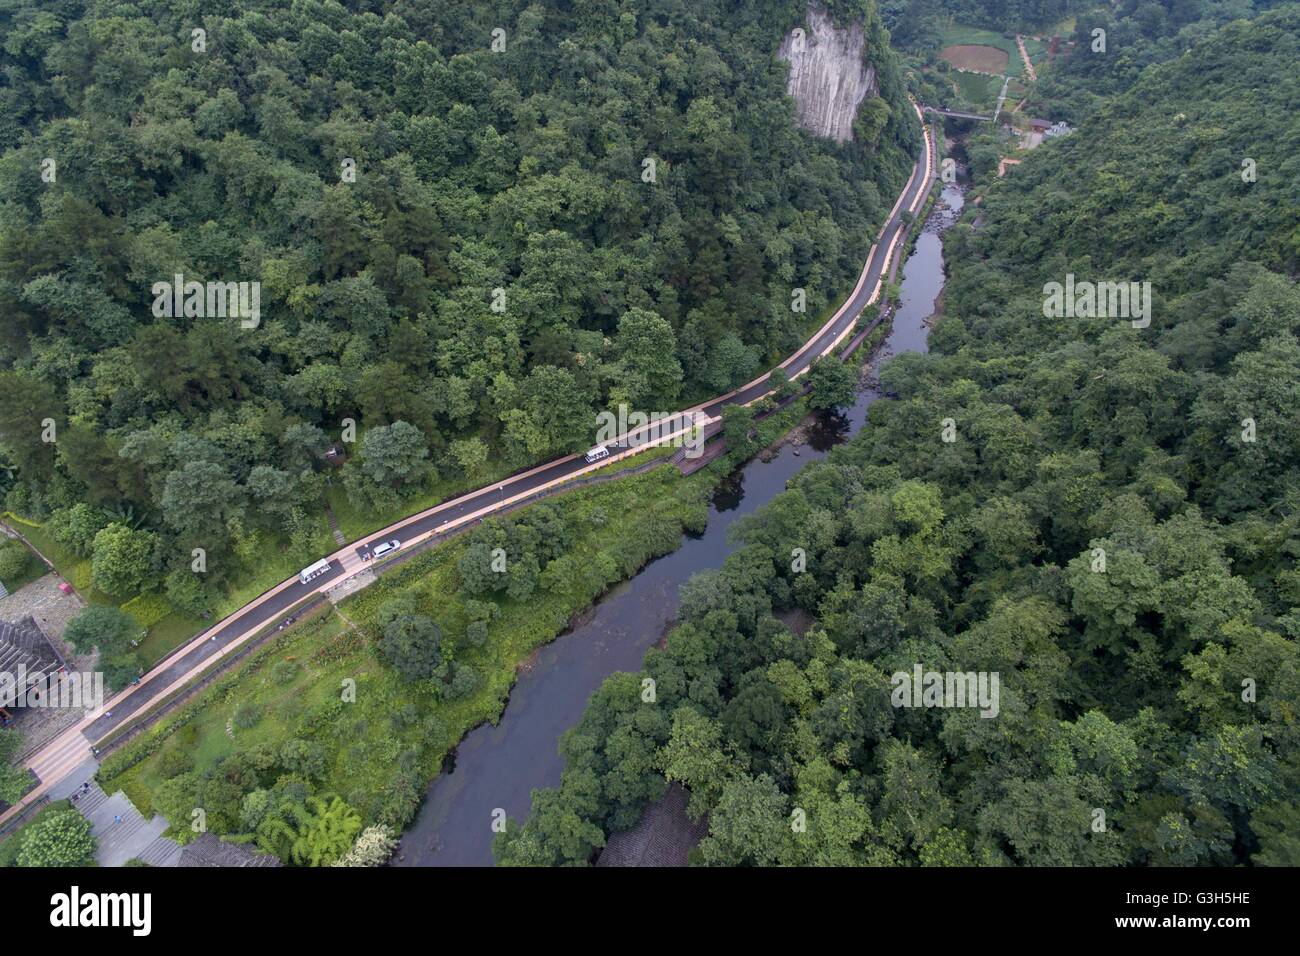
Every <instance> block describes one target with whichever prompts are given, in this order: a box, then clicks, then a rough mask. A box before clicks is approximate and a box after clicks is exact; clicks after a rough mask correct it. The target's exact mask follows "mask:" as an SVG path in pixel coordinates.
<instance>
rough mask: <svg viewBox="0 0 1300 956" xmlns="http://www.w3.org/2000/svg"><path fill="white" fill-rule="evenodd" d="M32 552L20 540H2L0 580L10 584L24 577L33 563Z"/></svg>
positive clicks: (0, 546)
mask: <svg viewBox="0 0 1300 956" xmlns="http://www.w3.org/2000/svg"><path fill="white" fill-rule="evenodd" d="M31 558H32V556H31V553H30V552H29V551H28V550H27V548H25V547H24V546H23V545H22V543H21V542H19V541H10V540H8V539H6V540H5V541H3V542H0V581H5V582H8V583H9V584H10V585H12V584H13V582H14V581H15V580H16V579H17V578H20V577H22V575H23V572H25V571H26V570H27V566H28V565H29V564H30V563H31Z"/></svg>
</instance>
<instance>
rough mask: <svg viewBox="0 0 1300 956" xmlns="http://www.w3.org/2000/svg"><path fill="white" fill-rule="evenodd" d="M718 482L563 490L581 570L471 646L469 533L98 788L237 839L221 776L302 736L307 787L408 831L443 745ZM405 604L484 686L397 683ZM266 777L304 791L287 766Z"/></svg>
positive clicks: (499, 699) (164, 734) (213, 693)
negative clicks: (307, 754)
mask: <svg viewBox="0 0 1300 956" xmlns="http://www.w3.org/2000/svg"><path fill="white" fill-rule="evenodd" d="M658 451H659V450H650V451H647V452H646V453H643V454H645V455H647V456H651V455H652V454H654V453H656V452H658ZM636 457H638V458H639V457H641V456H636ZM618 465H620V466H625V465H626V463H624V462H620V463H618ZM709 483H710V479H708V478H705V477H701V476H694V477H692V478H682V477H681V475H680V474H678V472H677V471H676V469H674V468H670V467H663V468H656V469H654V470H652V471H650V472H647V473H645V474H643V475H636V476H631V477H627V478H624V479H621V480H619V481H616V482H610V483H607V484H599V485H593V486H590V487H587V488H582V489H579V490H576V491H573V492H569V493H567V494H566V495H565V498H564V507H563V515H564V520H565V521H566V523H567V525H568V527H569V528H570V533H571V535H572V540H571V541H570V544H569V547H568V549H567V553H568V554H570V555H572V556H573V559H574V560H573V561H572V567H573V568H575V569H577V570H576V572H575V573H574V574H571V575H568V576H556V577H555V578H546V577H545V576H544V579H543V581H544V586H539V588H538V589H537V590H536V591H535V592H534V593H533V594H532V595H531V596H530V597H529V598H528V599H526V600H524V601H512V600H509V599H506V598H504V597H500V598H494V600H495V601H496V602H497V603H498V604H499V607H500V615H499V617H497V618H496V619H495V620H494V621H492V623H491V624H490V627H489V631H488V638H487V640H486V641H484V642H483V643H482V645H480V646H478V647H474V646H472V645H470V644H469V643H467V642H466V641H464V640H463V636H464V634H465V629H466V625H467V622H468V619H467V616H466V612H465V599H466V598H467V597H468V595H463V594H462V593H461V587H460V573H459V568H458V561H459V558H460V556H461V555H462V554H463V553H464V551H465V549H466V548H467V547H468V545H469V541H468V539H467V538H459V539H455V540H453V541H450V542H448V543H447V544H446V545H444V546H442V547H439V548H435V549H432V550H430V551H428V552H426V553H424V554H421V555H419V556H418V557H416V558H414V559H412V560H411V561H409V562H407V563H406V564H404V565H403V566H401V567H400V568H398V569H396V570H394V571H392V572H390V573H389V574H387V575H384V576H383V577H381V578H380V580H379V581H378V582H376V583H375V584H374V585H372V586H371V587H369V588H367V589H366V590H364V591H362V592H360V593H359V594H357V595H355V596H353V597H352V598H350V599H349V600H347V601H346V602H344V604H343V605H341V607H340V608H339V612H341V613H331V614H330V615H329V616H328V617H324V618H321V619H317V620H312V621H309V622H306V623H305V624H304V625H303V626H301V627H300V628H294V629H292V630H290V631H288V632H286V633H285V635H284V636H282V637H280V638H278V639H274V640H273V641H272V642H270V643H268V644H267V645H265V646H264V647H263V648H261V649H259V650H258V651H256V652H255V653H254V654H253V655H252V656H250V657H249V658H248V659H247V660H245V661H244V662H242V663H241V664H239V665H237V666H236V667H235V668H234V669H233V670H232V671H231V672H230V673H228V674H226V675H224V676H223V677H222V678H221V679H219V680H218V681H217V682H216V683H215V684H213V685H212V687H210V688H209V689H208V690H207V691H205V692H204V693H203V694H202V695H201V696H200V697H199V698H198V699H197V700H196V701H195V702H193V703H192V704H190V705H188V706H186V707H184V708H182V709H181V710H179V711H177V712H176V713H174V714H172V715H169V716H168V717H166V718H164V719H162V720H161V721H159V722H157V723H156V724H155V725H154V726H152V727H151V728H150V729H149V730H147V731H146V732H145V733H144V734H143V735H142V736H141V737H139V738H137V739H136V740H134V741H132V742H131V743H130V744H128V745H127V746H126V747H124V748H123V749H122V750H121V751H119V752H118V753H117V754H114V755H113V756H112V757H110V758H109V760H108V761H107V762H106V763H105V765H104V767H103V769H102V770H101V773H100V776H101V780H102V782H103V785H104V786H105V787H106V788H108V789H110V790H111V789H114V788H119V787H120V788H121V789H123V790H125V791H126V792H127V794H128V795H129V796H130V797H131V799H132V801H133V802H134V803H135V804H136V806H137V807H139V808H140V810H141V812H143V813H145V814H146V815H148V814H149V813H153V812H159V813H163V814H164V815H166V816H167V817H168V819H169V820H170V821H171V822H172V823H173V825H174V826H173V834H174V835H175V836H176V837H177V838H179V839H182V840H183V839H186V838H187V836H188V835H190V831H189V826H188V824H189V810H190V808H192V807H194V806H199V805H202V806H204V807H205V808H206V809H207V812H208V823H209V827H210V829H212V830H213V831H214V832H218V833H236V832H240V830H241V826H240V822H239V806H240V801H241V800H242V796H243V794H242V793H239V792H235V793H228V792H227V791H229V789H230V786H229V785H228V784H221V785H220V786H218V784H217V783H213V782H212V781H213V780H215V779H217V778H219V779H220V780H225V779H227V777H228V776H229V774H228V773H227V772H226V770H228V769H229V767H230V765H231V761H233V760H235V759H237V758H238V757H239V755H241V754H243V755H247V754H249V753H254V752H259V753H262V754H269V755H272V756H271V758H269V759H271V760H272V762H273V761H274V756H273V755H274V754H276V753H278V752H279V751H280V750H281V748H283V747H284V745H285V743H286V742H289V741H291V740H300V741H308V742H310V743H311V744H312V745H314V746H318V747H319V748H320V749H321V750H322V751H323V755H324V760H323V764H322V767H321V770H320V772H319V773H318V774H317V775H315V776H313V777H312V778H310V779H309V780H308V781H307V784H308V785H309V789H310V791H311V792H315V793H337V794H339V795H341V796H342V797H343V798H344V799H345V800H347V801H348V802H349V803H350V804H352V806H354V807H356V808H357V809H358V810H360V811H361V813H362V815H363V817H364V818H365V819H366V820H367V822H373V821H376V820H383V821H390V822H395V823H396V824H397V825H399V826H400V825H402V824H404V823H405V822H407V820H409V817H410V814H412V813H413V812H414V809H415V806H416V805H417V803H418V799H419V797H420V796H421V795H422V793H423V790H424V789H425V787H426V786H427V784H428V781H429V780H430V779H431V778H432V777H433V776H434V775H435V774H436V773H437V771H438V768H439V767H440V766H441V763H442V760H443V758H444V757H445V755H446V753H447V751H448V750H449V748H450V747H452V746H453V745H454V744H455V743H456V742H457V741H459V740H460V739H461V737H463V736H464V734H465V733H466V732H467V731H468V730H469V729H471V728H472V727H474V726H476V725H478V724H480V723H482V722H483V721H485V720H496V719H497V718H498V717H499V715H500V713H501V711H502V710H503V708H504V705H505V701H506V698H507V695H508V694H509V690H510V687H511V686H512V685H513V683H514V680H515V674H516V669H517V667H518V666H519V665H520V664H521V663H522V662H524V661H525V660H526V659H527V658H528V656H529V655H530V654H531V653H532V652H533V651H534V650H535V649H536V648H537V647H539V646H541V645H543V644H545V643H547V642H549V641H551V640H552V639H554V638H555V637H556V636H557V635H558V634H559V633H561V631H562V630H563V629H564V628H565V627H566V626H567V624H568V622H569V620H570V619H571V618H572V616H573V615H574V614H575V613H577V612H578V611H581V610H583V609H584V608H585V607H587V606H588V605H589V604H590V602H591V600H592V590H593V585H594V586H595V587H598V588H599V589H600V590H602V591H603V590H604V589H606V588H607V587H609V586H612V585H613V584H614V583H616V582H617V581H621V580H623V579H625V578H626V577H628V576H630V575H631V574H632V573H635V571H636V570H637V568H639V567H640V566H641V565H642V564H643V563H644V562H645V561H646V560H649V559H650V558H652V557H655V556H657V555H658V554H662V553H666V552H667V551H670V550H672V549H673V548H675V547H676V546H677V545H678V544H679V543H680V540H681V531H682V528H683V527H684V526H687V527H698V526H699V525H700V524H701V523H702V522H703V520H704V519H705V517H706V515H707V508H706V503H705V502H706V497H707V496H706V492H707V488H708V487H709ZM531 507H537V506H531ZM525 510H527V509H525ZM593 568H604V569H606V570H605V577H603V578H602V579H601V580H599V581H594V582H593V580H592V578H591V577H590V575H589V574H586V573H585V570H584V569H593ZM399 595H403V596H409V597H410V598H413V599H414V600H415V603H416V605H417V607H418V610H419V612H420V613H422V614H427V615H429V616H431V617H433V618H434V619H435V620H437V621H438V622H439V625H440V627H441V629H442V633H443V644H444V648H445V649H447V653H449V654H450V655H453V656H454V658H455V660H456V661H457V662H458V663H463V664H467V665H469V666H470V667H472V668H473V670H474V671H475V672H476V673H477V674H478V675H479V676H480V678H481V681H480V683H479V686H478V687H477V689H476V690H474V691H473V692H472V693H470V694H468V695H466V696H464V697H462V698H460V699H448V698H447V696H446V694H445V692H443V691H441V690H440V688H438V687H436V686H435V684H436V681H435V680H426V681H409V682H408V681H406V680H403V679H402V678H401V677H400V676H399V675H398V673H397V672H396V671H395V670H394V669H393V668H391V667H389V666H388V665H387V664H386V663H384V662H382V661H381V660H380V659H379V658H378V657H377V656H376V654H375V651H374V649H373V644H374V640H375V639H376V638H377V636H378V633H379V631H378V626H377V624H376V619H377V616H378V613H379V609H380V608H381V607H382V606H383V605H384V604H385V603H386V602H388V601H389V600H391V599H392V598H394V597H396V596H399ZM348 678H350V679H352V680H355V681H356V700H355V702H354V703H344V702H343V701H342V700H341V699H340V690H341V687H342V686H343V681H344V680H345V679H348ZM237 714H238V715H240V718H242V719H237V718H236V715H237ZM254 718H255V719H254ZM245 725H246V726H245ZM219 768H225V769H224V770H219ZM271 773H272V775H273V776H272V779H274V776H276V775H278V776H281V777H294V778H295V780H297V781H299V782H301V778H300V777H295V775H293V774H283V773H282V772H281V771H280V770H279V769H278V768H276V769H273V770H272V771H271ZM399 780H400V781H402V783H401V784H398V783H395V781H399ZM267 782H268V781H266V780H264V781H263V784H266V783H267ZM214 788H215V790H216V791H219V793H217V795H215V796H214ZM223 788H224V789H223ZM200 794H201V796H200ZM222 794H224V798H223V797H222ZM222 799H225V801H226V802H225V804H223V803H222ZM196 801H200V802H196Z"/></svg>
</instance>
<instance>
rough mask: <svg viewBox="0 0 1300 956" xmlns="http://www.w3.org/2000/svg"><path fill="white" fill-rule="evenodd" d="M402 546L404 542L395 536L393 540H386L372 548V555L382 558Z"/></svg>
mask: <svg viewBox="0 0 1300 956" xmlns="http://www.w3.org/2000/svg"><path fill="white" fill-rule="evenodd" d="M401 546H402V542H400V541H398V540H397V539H396V538H394V539H393V540H392V541H384V542H383V543H381V544H377V545H375V546H374V547H373V548H371V549H370V556H371V557H372V558H382V557H383V556H384V555H386V554H391V553H392V552H393V551H396V550H397V549H398V548H400V547H401Z"/></svg>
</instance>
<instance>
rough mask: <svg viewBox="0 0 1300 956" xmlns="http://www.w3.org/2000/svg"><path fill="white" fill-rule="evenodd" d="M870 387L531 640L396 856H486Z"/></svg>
mask: <svg viewBox="0 0 1300 956" xmlns="http://www.w3.org/2000/svg"><path fill="white" fill-rule="evenodd" d="M962 201H963V199H962V193H961V191H960V189H958V188H957V187H955V186H947V187H945V189H944V190H943V194H942V199H941V201H940V202H939V203H937V204H936V206H935V211H934V213H933V214H932V215H931V216H930V218H929V219H928V220H927V222H926V225H925V228H924V230H923V231H922V233H921V235H920V236H919V237H918V238H917V242H916V249H915V251H914V252H913V253H912V254H911V255H910V256H909V257H908V259H907V261H906V262H905V263H904V264H903V274H902V286H901V289H900V295H899V305H898V310H897V312H896V313H895V315H894V322H893V328H892V330H891V332H890V335H889V338H888V340H887V341H886V343H885V346H884V348H883V349H882V351H881V356H882V358H883V357H886V356H888V355H896V354H898V353H900V352H916V351H921V352H923V351H925V350H926V335H927V332H928V327H927V320H928V319H929V318H930V317H931V316H932V315H933V313H934V303H935V300H936V299H937V298H938V296H939V293H940V291H942V289H943V282H944V275H943V242H942V239H941V238H940V235H941V232H942V230H943V229H944V228H946V227H947V226H948V225H950V224H951V223H952V222H953V221H954V220H955V218H956V216H957V213H958V212H959V211H960V209H961V206H962ZM878 397H879V393H878V392H876V391H875V390H874V389H866V390H864V391H862V392H861V393H860V394H859V396H858V400H857V402H856V403H855V404H854V406H853V407H852V408H851V409H848V410H847V411H846V412H845V413H844V414H843V415H842V416H836V417H835V418H834V419H831V420H829V421H826V422H823V423H821V424H820V425H819V426H818V427H816V428H813V429H811V430H810V433H809V440H810V443H809V444H805V445H800V446H794V445H790V444H787V445H783V446H782V447H781V448H780V450H779V451H778V452H777V453H776V454H775V455H774V456H773V457H772V458H771V460H769V461H761V460H758V459H755V460H754V461H751V462H750V463H749V464H748V465H746V466H745V467H744V468H742V469H741V470H740V471H739V472H737V473H736V474H735V475H734V476H732V478H731V479H729V480H728V481H727V482H725V483H724V484H723V485H721V486H720V487H719V488H718V489H717V490H716V491H715V492H714V495H713V500H712V503H711V505H710V508H709V523H708V527H707V528H706V529H705V531H704V532H703V533H702V534H701V535H699V536H688V537H687V538H686V540H685V541H684V542H683V543H682V546H681V547H680V548H679V549H678V550H676V551H674V552H673V553H672V554H669V555H666V556H665V557H662V558H659V559H657V560H655V561H652V562H651V563H650V564H648V565H647V566H646V567H645V568H644V569H642V571H641V572H640V573H639V574H637V575H636V577H634V578H632V579H631V580H630V581H627V582H625V583H623V584H622V585H620V586H619V587H617V588H615V589H614V590H613V591H611V592H610V593H609V594H607V595H606V596H605V597H604V598H602V599H601V600H600V601H599V602H598V603H597V604H596V606H595V607H594V608H593V609H592V611H591V612H590V613H589V614H588V615H587V616H586V617H585V618H584V620H583V623H582V624H580V625H579V626H577V627H575V628H573V629H571V630H569V631H567V632H565V633H564V634H562V635H561V636H560V637H558V638H557V639H556V640H554V641H553V642H551V643H550V644H548V645H546V646H545V647H543V648H542V649H541V650H540V651H539V652H538V653H537V654H536V655H535V656H534V659H533V661H532V663H531V666H530V667H529V668H528V669H527V670H525V671H524V672H523V673H521V674H520V675H519V677H518V679H517V680H516V682H515V686H514V689H513V690H512V691H511V694H510V701H509V703H508V704H507V705H506V709H505V712H504V713H503V714H502V715H501V720H500V722H498V724H497V725H496V726H495V727H494V726H492V725H491V724H484V725H482V726H480V727H476V728H475V729H474V730H472V731H470V732H469V734H467V735H466V737H465V739H464V740H462V741H461V743H460V746H459V747H458V748H457V750H456V754H455V759H454V763H453V762H449V763H448V765H447V767H446V768H444V771H443V772H442V773H440V774H439V775H438V776H437V777H436V778H435V779H434V781H433V783H432V784H430V786H429V790H428V792H427V794H426V795H425V800H424V803H423V805H422V806H421V808H420V812H419V815H418V816H417V817H416V819H415V822H414V824H412V826H411V828H410V829H409V830H407V832H406V834H405V835H404V836H403V837H402V841H401V845H400V847H399V848H398V851H397V854H396V855H395V857H394V860H393V863H394V864H395V865H397V866H489V865H491V863H492V849H491V847H492V836H493V832H492V822H493V815H494V812H495V811H497V810H498V809H502V810H505V812H506V814H507V815H509V817H510V818H511V819H512V820H523V819H524V818H525V817H527V815H528V811H529V805H530V801H531V793H532V790H533V789H534V788H535V787H555V786H558V785H559V783H560V772H561V771H562V770H563V769H564V762H563V761H562V760H561V759H560V755H559V752H558V749H557V748H558V745H559V739H560V735H561V734H563V733H564V731H566V730H567V729H569V728H570V727H572V726H573V725H574V724H576V723H577V722H578V720H579V719H580V718H581V717H582V712H583V709H584V708H585V707H586V705H587V699H588V698H589V697H590V696H591V694H592V693H593V692H594V691H595V690H596V688H597V687H599V686H600V684H601V682H602V681H603V680H604V679H605V678H606V677H608V676H609V675H610V674H612V673H614V672H615V671H635V670H639V669H640V667H641V660H642V658H643V657H644V656H645V652H646V651H647V650H648V649H649V648H650V647H652V646H653V645H654V644H655V643H656V642H657V641H659V639H660V638H661V637H662V636H663V635H664V633H665V632H666V630H667V629H668V627H669V625H670V624H671V623H672V621H673V618H674V617H675V615H676V613H677V589H678V587H679V586H680V585H682V584H683V583H684V582H685V581H686V579H687V578H689V577H690V576H691V575H692V574H694V573H695V572H697V571H702V570H705V569H708V568H716V567H718V566H720V565H721V564H722V563H723V561H725V560H726V558H727V555H728V554H729V553H730V551H731V548H730V546H729V544H728V543H727V531H728V529H729V528H730V527H731V525H732V523H733V522H734V521H735V520H736V519H737V518H738V517H740V516H741V515H745V514H749V513H751V512H753V511H755V510H757V509H758V508H760V507H762V506H763V505H764V504H766V503H767V502H768V501H770V500H771V499H772V498H773V497H774V496H775V495H776V494H777V493H779V492H780V491H782V490H783V489H784V488H785V484H786V482H787V481H788V480H789V479H790V478H791V477H793V476H794V475H795V474H796V473H797V472H798V471H799V469H801V468H803V467H804V466H805V465H806V464H808V462H809V461H815V460H817V459H819V458H823V457H825V455H826V453H827V452H828V451H829V450H830V448H831V447H832V446H834V445H835V444H837V443H839V442H842V441H844V440H846V439H847V438H848V437H849V436H851V435H852V434H853V433H854V432H856V431H857V430H858V429H859V428H861V427H862V425H863V423H864V422H865V421H866V418H867V409H868V407H869V406H870V405H871V403H872V402H874V401H875V400H876V399H877V398H878Z"/></svg>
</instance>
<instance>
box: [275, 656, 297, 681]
mask: <svg viewBox="0 0 1300 956" xmlns="http://www.w3.org/2000/svg"><path fill="white" fill-rule="evenodd" d="M297 676H298V665H297V663H295V662H294V661H276V663H275V666H274V667H272V668H271V680H273V681H275V683H277V684H280V685H281V686H283V685H284V684H289V683H292V682H293V679H294V678H295V677H297Z"/></svg>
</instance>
